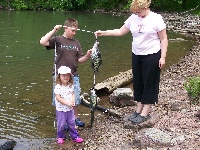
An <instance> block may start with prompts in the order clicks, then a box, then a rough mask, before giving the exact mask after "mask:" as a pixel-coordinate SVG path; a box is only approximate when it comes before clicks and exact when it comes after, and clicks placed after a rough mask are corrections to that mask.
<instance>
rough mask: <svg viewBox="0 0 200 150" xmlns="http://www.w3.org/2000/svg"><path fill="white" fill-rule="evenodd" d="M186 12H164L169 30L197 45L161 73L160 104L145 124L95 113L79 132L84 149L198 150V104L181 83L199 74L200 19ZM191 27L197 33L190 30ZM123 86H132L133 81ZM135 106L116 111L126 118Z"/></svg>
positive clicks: (199, 133)
mask: <svg viewBox="0 0 200 150" xmlns="http://www.w3.org/2000/svg"><path fill="white" fill-rule="evenodd" d="M185 15H186V16H187V17H186V16H184V15H181V16H179V15H177V14H175V15H173V17H174V19H172V18H173V17H172V15H170V16H169V15H167V14H164V18H165V19H166V21H167V25H168V26H170V30H174V31H175V32H178V33H184V34H185V35H186V36H192V37H194V38H196V39H197V46H194V47H193V48H192V49H191V50H190V51H189V52H188V54H187V55H186V56H185V57H183V58H181V59H180V60H179V62H178V63H177V64H174V65H172V66H170V67H169V68H168V69H166V70H165V71H163V72H162V75H161V82H160V94H159V104H158V105H156V106H154V107H153V109H152V111H151V117H152V119H151V121H150V122H149V124H148V126H146V125H147V124H144V125H141V126H126V124H125V123H124V118H121V119H118V118H114V117H110V116H98V117H99V118H101V119H98V120H97V119H96V120H95V124H94V127H93V128H92V129H90V130H88V129H86V130H84V132H82V133H83V136H84V138H85V144H84V149H98V150H103V149H117V150H118V149H119V150H121V149H123V150H130V149H138V150H140V149H152V150H154V149H160V150H164V149H169V150H174V149H181V150H186V149H200V143H199V141H200V120H199V119H198V117H197V116H195V114H196V113H197V111H198V110H200V106H198V105H194V104H190V99H189V97H188V95H187V92H186V90H185V89H184V86H183V83H184V82H185V81H186V80H187V78H188V77H191V76H195V75H200V42H199V25H200V21H199V20H200V19H199V17H198V16H192V15H189V14H185ZM188 17H189V18H190V19H188ZM170 19H171V21H170ZM175 25H178V26H175ZM172 26H173V27H172ZM183 27H185V28H183ZM185 29H187V32H186V30H185ZM194 30H195V31H198V32H195V33H189V32H190V31H194ZM182 31H183V32H182ZM126 87H130V88H132V84H129V85H127V86H126ZM134 109H135V106H129V107H124V108H119V109H118V111H121V112H122V114H123V115H124V116H125V118H126V116H127V115H128V114H130V113H131V112H132V111H133V110H134ZM100 120H104V121H103V122H102V121H100ZM127 128H129V129H127ZM82 146H83V145H82ZM78 147H79V146H78ZM72 149H73V148H72Z"/></svg>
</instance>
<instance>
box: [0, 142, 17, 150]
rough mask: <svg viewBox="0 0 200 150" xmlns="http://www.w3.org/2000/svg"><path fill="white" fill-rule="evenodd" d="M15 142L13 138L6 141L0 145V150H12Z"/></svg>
mask: <svg viewBox="0 0 200 150" xmlns="http://www.w3.org/2000/svg"><path fill="white" fill-rule="evenodd" d="M16 143H17V142H16V141H14V140H9V141H6V142H5V143H4V144H2V145H0V150H12V149H13V148H14V147H15V145H16Z"/></svg>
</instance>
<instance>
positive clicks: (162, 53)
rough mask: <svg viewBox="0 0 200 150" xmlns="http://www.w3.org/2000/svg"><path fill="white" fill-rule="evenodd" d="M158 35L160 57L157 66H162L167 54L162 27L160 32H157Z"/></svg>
mask: <svg viewBox="0 0 200 150" xmlns="http://www.w3.org/2000/svg"><path fill="white" fill-rule="evenodd" d="M158 36H159V38H160V43H161V57H160V61H159V67H160V68H162V67H163V65H164V64H165V57H166V54H167V47H168V39H167V33H166V29H163V30H161V31H160V32H158Z"/></svg>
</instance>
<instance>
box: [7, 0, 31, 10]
mask: <svg viewBox="0 0 200 150" xmlns="http://www.w3.org/2000/svg"><path fill="white" fill-rule="evenodd" d="M11 8H14V9H15V10H26V9H27V8H28V6H27V5H26V4H25V3H24V1H23V0H13V1H12V2H11Z"/></svg>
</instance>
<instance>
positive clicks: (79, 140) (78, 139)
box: [72, 137, 83, 143]
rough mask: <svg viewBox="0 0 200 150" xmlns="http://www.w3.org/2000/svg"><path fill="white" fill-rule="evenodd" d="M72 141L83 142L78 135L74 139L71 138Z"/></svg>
mask: <svg viewBox="0 0 200 150" xmlns="http://www.w3.org/2000/svg"><path fill="white" fill-rule="evenodd" d="M72 141H73V142H76V143H82V142H83V139H82V138H80V137H77V138H75V139H74V140H72Z"/></svg>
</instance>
